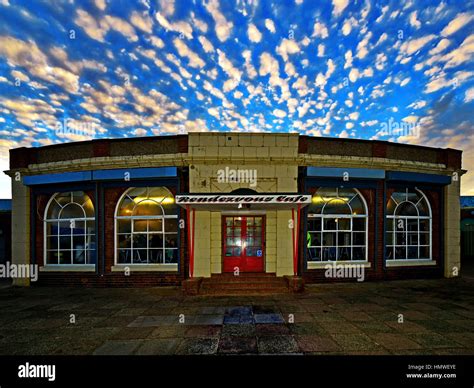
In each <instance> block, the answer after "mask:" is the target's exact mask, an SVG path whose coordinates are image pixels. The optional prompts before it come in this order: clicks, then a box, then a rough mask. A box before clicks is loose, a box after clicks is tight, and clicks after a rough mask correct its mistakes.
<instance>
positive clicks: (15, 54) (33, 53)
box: [0, 36, 79, 93]
mask: <svg viewBox="0 0 474 388" xmlns="http://www.w3.org/2000/svg"><path fill="white" fill-rule="evenodd" d="M0 56H3V57H5V58H6V59H7V61H8V63H9V65H10V66H14V67H15V66H19V67H24V68H25V69H26V70H28V72H29V73H30V74H31V75H32V76H34V77H38V78H40V79H42V80H44V81H47V82H50V83H52V84H54V85H58V86H60V87H61V88H63V89H65V90H66V91H68V92H70V93H77V92H78V91H79V75H78V74H74V73H72V72H71V71H69V70H66V69H64V68H61V67H58V66H53V65H52V63H50V62H49V60H48V58H47V56H46V55H45V54H44V53H43V52H42V51H41V50H40V49H39V48H38V46H37V45H36V44H35V43H34V42H25V41H22V40H18V39H15V38H12V37H9V36H0Z"/></svg>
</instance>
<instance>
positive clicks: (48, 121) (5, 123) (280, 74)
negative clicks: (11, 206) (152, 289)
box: [0, 0, 474, 197]
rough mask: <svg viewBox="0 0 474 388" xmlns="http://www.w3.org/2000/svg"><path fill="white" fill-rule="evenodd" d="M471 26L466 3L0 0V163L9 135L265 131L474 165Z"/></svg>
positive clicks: (10, 144)
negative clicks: (438, 153)
mask: <svg viewBox="0 0 474 388" xmlns="http://www.w3.org/2000/svg"><path fill="white" fill-rule="evenodd" d="M473 26H474V2H473V1H441V2H440V1H422V2H421V1H418V2H416V1H406V2H404V1H389V2H383V1H378V2H374V1H368V0H365V1H348V0H332V1H330V0H328V1H314V0H286V1H264V0H260V1H255V0H246V1H245V0H230V1H224V0H221V1H219V0H205V1H178V0H176V1H172V0H166V1H159V0H154V1H152V0H141V1H106V0H95V1H54V2H53V1H14V0H0V168H1V169H2V170H5V169H7V168H8V150H9V149H10V148H15V147H20V146H41V145H47V144H54V143H60V142H68V141H80V140H87V139H92V138H105V137H134V136H153V135H168V134H178V133H187V132H191V131H240V132H260V131H266V132H299V133H301V134H306V135H313V136H331V137H341V138H364V139H380V140H389V141H393V142H403V143H410V144H423V145H428V146H434V147H443V148H445V147H451V148H458V149H462V150H463V151H464V155H463V156H464V164H463V167H464V168H466V169H471V170H474V157H473V155H472V149H473V147H474V130H473V124H474V115H473V112H474V61H473V59H474V58H473V56H474V28H473ZM2 175H3V174H2ZM462 190H463V193H464V194H470V195H474V173H469V174H467V175H465V176H464V177H463V187H462ZM9 196H10V188H9V178H8V177H7V176H4V175H3V176H2V177H1V178H0V197H9Z"/></svg>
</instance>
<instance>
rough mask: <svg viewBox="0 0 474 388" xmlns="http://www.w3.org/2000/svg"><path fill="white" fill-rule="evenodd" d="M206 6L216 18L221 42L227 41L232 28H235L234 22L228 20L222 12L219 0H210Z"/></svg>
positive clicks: (217, 31) (217, 32)
mask: <svg viewBox="0 0 474 388" xmlns="http://www.w3.org/2000/svg"><path fill="white" fill-rule="evenodd" d="M205 8H206V10H207V12H209V13H210V14H211V16H212V18H213V19H214V23H215V24H216V27H215V29H216V35H217V38H218V39H219V40H220V41H221V42H225V41H226V40H227V39H228V38H229V36H230V34H231V32H232V29H233V28H234V24H233V23H232V22H229V21H227V19H226V18H225V17H224V15H223V14H222V13H221V12H220V10H219V1H218V0H209V1H208V2H207V3H206V5H205Z"/></svg>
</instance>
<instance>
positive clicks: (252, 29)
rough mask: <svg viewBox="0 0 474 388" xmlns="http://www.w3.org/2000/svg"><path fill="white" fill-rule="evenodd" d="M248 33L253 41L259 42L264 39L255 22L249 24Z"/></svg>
mask: <svg viewBox="0 0 474 388" xmlns="http://www.w3.org/2000/svg"><path fill="white" fill-rule="evenodd" d="M247 35H248V37H249V40H250V41H251V42H254V43H258V42H260V41H261V40H262V33H261V32H260V31H259V30H258V28H257V27H256V26H255V24H253V23H250V24H249V27H248V29H247Z"/></svg>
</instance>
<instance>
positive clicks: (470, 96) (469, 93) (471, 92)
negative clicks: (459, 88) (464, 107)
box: [464, 87, 474, 103]
mask: <svg viewBox="0 0 474 388" xmlns="http://www.w3.org/2000/svg"><path fill="white" fill-rule="evenodd" d="M471 101H474V87H472V88H469V89H467V90H466V93H465V94H464V102H466V103H467V102H471Z"/></svg>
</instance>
